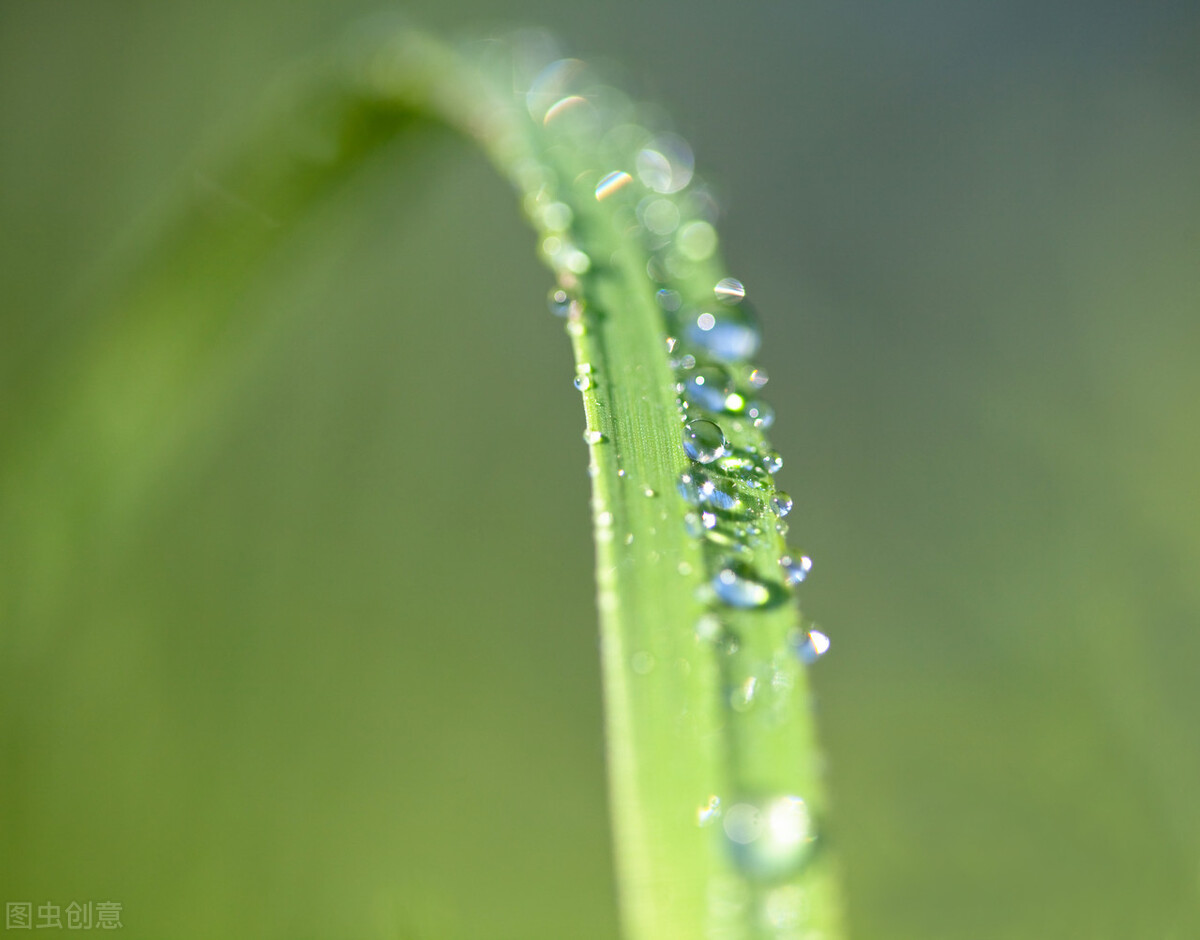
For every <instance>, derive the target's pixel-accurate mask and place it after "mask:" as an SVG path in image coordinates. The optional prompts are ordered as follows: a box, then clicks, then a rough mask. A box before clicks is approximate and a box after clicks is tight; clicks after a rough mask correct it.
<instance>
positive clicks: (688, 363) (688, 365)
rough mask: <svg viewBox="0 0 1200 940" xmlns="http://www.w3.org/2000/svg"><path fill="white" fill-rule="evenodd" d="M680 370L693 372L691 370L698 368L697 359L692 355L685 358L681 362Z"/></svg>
mask: <svg viewBox="0 0 1200 940" xmlns="http://www.w3.org/2000/svg"><path fill="white" fill-rule="evenodd" d="M679 368H681V369H685V370H691V369H694V368H696V357H695V356H693V355H690V354H689V355H686V356H684V357H683V358H682V359H680V360H679Z"/></svg>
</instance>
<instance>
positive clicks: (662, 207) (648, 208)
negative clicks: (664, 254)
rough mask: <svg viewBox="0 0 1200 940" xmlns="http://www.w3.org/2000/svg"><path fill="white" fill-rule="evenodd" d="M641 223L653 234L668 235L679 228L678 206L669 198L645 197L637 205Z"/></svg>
mask: <svg viewBox="0 0 1200 940" xmlns="http://www.w3.org/2000/svg"><path fill="white" fill-rule="evenodd" d="M638 215H639V216H640V217H641V220H642V224H643V225H645V226H646V228H647V229H649V230H650V231H651V232H653V233H654V234H655V235H670V234H671V233H672V232H674V231H675V229H677V228H679V207H678V206H677V205H675V203H674V202H672V201H671V200H670V199H647V200H644V201H643V202H642V204H641V205H640V206H638Z"/></svg>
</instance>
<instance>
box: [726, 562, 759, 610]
mask: <svg viewBox="0 0 1200 940" xmlns="http://www.w3.org/2000/svg"><path fill="white" fill-rule="evenodd" d="M712 585H713V590H715V591H716V592H717V597H719V598H720V599H721V600H722V601H724V602H725V603H726V604H728V605H729V606H730V607H762V606H763V605H764V604H766V603H767V602H768V601H770V600H771V589H770V588H768V587H767V586H766V585H765V584H763V583H762V582H761V581H759V580H758V579H757V578H755V577H754V575H753V574H752V573H751V572H750V571H749V569H747V568H746V567H745V566H744V565H742V564H741V563H740V562H732V561H730V562H726V563H725V564H724V565H723V566H722V567H721V569H720V570H719V571H718V572H717V573H716V575H715V576H714V577H713V580H712Z"/></svg>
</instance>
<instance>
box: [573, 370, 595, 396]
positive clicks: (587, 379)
mask: <svg viewBox="0 0 1200 940" xmlns="http://www.w3.org/2000/svg"><path fill="white" fill-rule="evenodd" d="M574 385H575V387H576V388H577V389H579V391H581V392H586V391H587V390H588V389H589V388H591V387H592V377H591V376H590V375H587V374H584V375H577V376H575V382H574Z"/></svg>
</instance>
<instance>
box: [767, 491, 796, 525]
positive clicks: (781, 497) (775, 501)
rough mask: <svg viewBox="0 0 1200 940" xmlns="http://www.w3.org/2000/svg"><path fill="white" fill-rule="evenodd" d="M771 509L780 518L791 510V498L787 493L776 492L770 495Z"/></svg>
mask: <svg viewBox="0 0 1200 940" xmlns="http://www.w3.org/2000/svg"><path fill="white" fill-rule="evenodd" d="M771 510H772V511H773V512H774V513H775V515H777V516H779V518H780V519H782V518H783V517H784V516H786V515H787V514H788V513H789V512H791V511H792V498H791V497H790V496H788V494H787V493H776V494H775V495H774V496H772V497H771Z"/></svg>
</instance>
